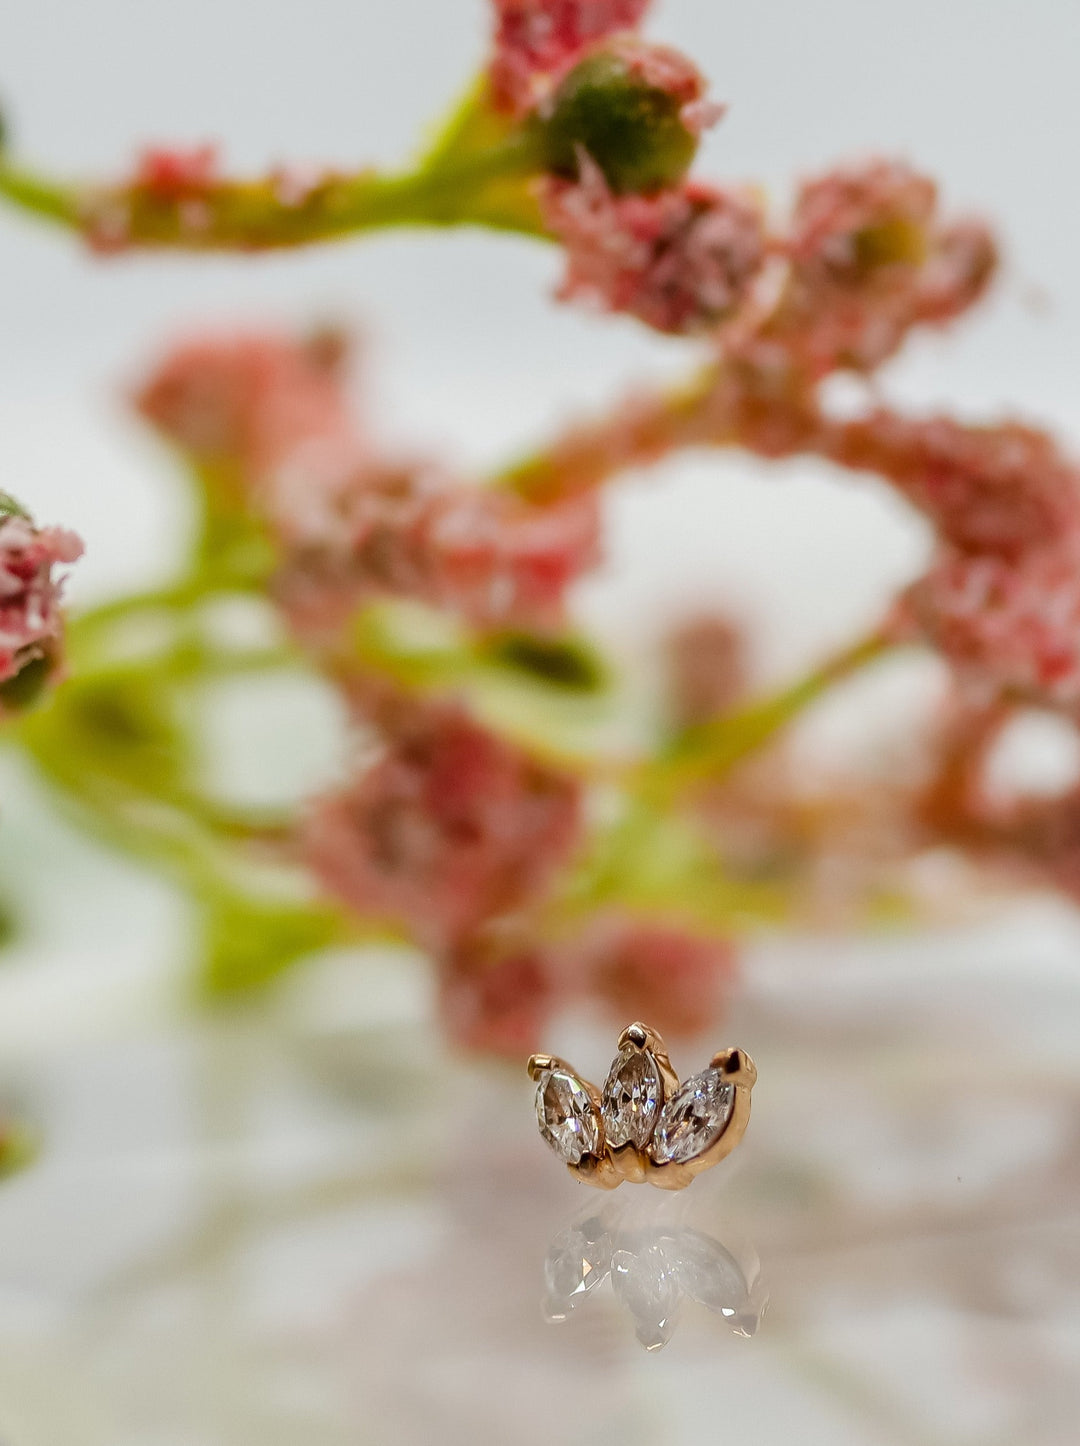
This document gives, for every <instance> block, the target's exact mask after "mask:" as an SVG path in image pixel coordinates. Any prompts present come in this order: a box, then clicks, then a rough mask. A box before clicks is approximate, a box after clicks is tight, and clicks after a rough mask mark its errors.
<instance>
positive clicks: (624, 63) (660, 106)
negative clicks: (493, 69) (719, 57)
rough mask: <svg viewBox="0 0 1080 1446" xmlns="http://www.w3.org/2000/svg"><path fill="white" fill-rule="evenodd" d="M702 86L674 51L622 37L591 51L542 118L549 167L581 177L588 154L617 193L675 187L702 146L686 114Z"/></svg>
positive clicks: (548, 104) (543, 151)
mask: <svg viewBox="0 0 1080 1446" xmlns="http://www.w3.org/2000/svg"><path fill="white" fill-rule="evenodd" d="M702 89H703V83H702V80H701V76H700V75H699V74H698V72H697V71H696V70H695V69H694V67H693V66H692V65H691V64H690V62H689V61H687V60H684V59H683V57H682V56H680V55H678V54H677V53H676V52H674V51H667V50H663V49H660V48H659V47H647V46H643V45H638V44H635V43H631V42H625V43H623V44H621V45H619V46H617V47H613V48H611V49H606V50H603V51H598V52H597V53H595V54H593V55H590V56H587V57H586V59H584V60H583V61H581V62H580V64H578V65H576V66H575V67H574V69H573V70H571V71H570V73H569V74H568V75H567V76H566V77H565V78H564V79H563V81H562V83H561V84H560V85H559V86H558V87H557V88H556V90H555V92H554V94H553V95H552V96H551V98H550V100H549V101H548V103H547V105H546V106H544V107H543V109H542V111H541V112H540V113H539V115H538V119H537V124H538V125H539V127H540V137H541V151H542V155H543V161H544V165H545V167H546V169H547V170H549V171H551V172H553V173H554V174H555V175H557V176H565V177H568V178H570V179H576V178H577V176H578V170H579V163H580V156H581V152H585V153H586V154H587V155H588V156H589V158H590V159H591V160H592V161H594V162H595V164H596V165H597V166H599V168H600V170H601V171H602V172H603V174H604V178H605V180H606V181H607V183H608V185H609V186H610V187H611V189H612V190H613V191H615V192H620V193H621V192H643V191H645V192H647V191H658V190H662V189H663V188H664V187H667V186H673V185H675V184H677V182H679V181H680V180H681V179H682V177H683V176H684V175H685V174H686V171H687V170H688V168H689V166H690V162H691V161H692V160H693V158H694V152H695V151H696V150H697V142H698V137H697V129H696V128H695V126H694V125H692V124H688V123H687V120H686V117H685V115H684V111H685V109H686V107H687V106H688V105H692V104H694V103H695V102H697V101H699V100H700V98H701V93H702Z"/></svg>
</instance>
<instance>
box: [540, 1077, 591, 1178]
mask: <svg viewBox="0 0 1080 1446" xmlns="http://www.w3.org/2000/svg"><path fill="white" fill-rule="evenodd" d="M536 1120H537V1123H538V1124H539V1126H540V1133H541V1134H542V1135H543V1137H544V1139H545V1140H546V1141H547V1142H548V1144H549V1145H550V1146H551V1148H552V1149H553V1150H554V1151H555V1153H556V1155H559V1156H560V1157H561V1158H562V1159H564V1160H566V1161H567V1162H568V1163H569V1164H571V1165H576V1164H578V1163H579V1161H580V1160H581V1158H582V1156H583V1155H599V1153H600V1148H601V1132H600V1116H599V1115H598V1114H597V1111H596V1106H595V1105H594V1104H593V1102H592V1096H591V1095H590V1094H589V1092H588V1090H587V1089H586V1088H585V1086H584V1085H583V1084H582V1082H581V1080H579V1079H578V1077H577V1076H576V1075H574V1074H571V1073H570V1071H569V1070H567V1069H549V1070H545V1071H544V1073H543V1074H542V1075H541V1076H540V1082H539V1084H538V1085H537V1088H536Z"/></svg>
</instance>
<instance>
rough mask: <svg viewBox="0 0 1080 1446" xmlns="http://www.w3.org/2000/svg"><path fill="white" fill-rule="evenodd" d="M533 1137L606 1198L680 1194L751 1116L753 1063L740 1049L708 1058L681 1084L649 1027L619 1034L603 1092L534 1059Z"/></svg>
mask: <svg viewBox="0 0 1080 1446" xmlns="http://www.w3.org/2000/svg"><path fill="white" fill-rule="evenodd" d="M528 1068H529V1076H530V1078H532V1079H534V1080H535V1081H536V1086H537V1088H536V1119H537V1123H538V1125H539V1127H540V1134H541V1135H542V1137H543V1138H544V1139H545V1140H546V1141H547V1143H548V1144H549V1145H550V1146H551V1148H552V1149H553V1150H554V1151H555V1153H556V1155H558V1156H559V1158H560V1159H562V1160H565V1161H566V1164H567V1168H568V1169H569V1171H570V1173H571V1174H572V1175H576V1176H577V1178H578V1179H579V1180H584V1181H585V1183H586V1184H588V1185H595V1186H596V1187H597V1188H598V1189H601V1190H614V1189H615V1188H616V1186H618V1185H621V1184H622V1182H623V1181H624V1180H629V1181H631V1182H632V1183H633V1184H635V1185H640V1184H642V1183H644V1182H647V1183H648V1184H650V1185H656V1186H657V1187H658V1188H659V1189H661V1190H681V1189H683V1188H684V1186H686V1185H689V1183H690V1181H691V1180H693V1179H694V1177H695V1176H696V1175H700V1174H701V1173H702V1171H703V1170H708V1169H711V1168H712V1166H713V1165H715V1164H717V1163H718V1162H719V1161H720V1160H722V1159H724V1157H725V1156H726V1155H729V1154H730V1153H731V1151H732V1150H733V1149H734V1148H735V1146H736V1145H737V1144H738V1143H739V1141H740V1140H741V1139H742V1137H743V1134H744V1133H745V1130H746V1124H747V1121H748V1120H749V1118H750V1091H751V1090H752V1089H753V1087H754V1083H755V1081H756V1080H757V1068H756V1066H755V1064H754V1061H753V1060H752V1059H751V1058H750V1056H749V1055H748V1054H747V1053H746V1051H745V1050H742V1049H737V1048H736V1049H724V1050H721V1051H720V1052H719V1053H718V1054H715V1055H713V1057H712V1059H711V1060H710V1062H709V1067H708V1068H707V1069H704V1070H702V1071H701V1073H700V1074H695V1075H691V1077H690V1078H689V1079H687V1080H684V1081H683V1083H682V1084H680V1083H679V1077H678V1075H677V1074H676V1073H675V1071H674V1069H673V1068H672V1066H671V1060H670V1059H669V1058H668V1053H667V1048H666V1046H665V1044H664V1041H663V1039H662V1038H661V1037H660V1035H659V1034H658V1033H657V1032H656V1030H655V1029H650V1028H649V1026H648V1025H647V1024H641V1023H636V1024H629V1025H627V1027H626V1028H625V1029H624V1030H623V1032H622V1034H620V1035H619V1053H618V1054H617V1055H616V1056H615V1059H614V1060H613V1061H612V1065H611V1070H610V1072H609V1073H608V1077H607V1080H606V1081H605V1083H604V1088H603V1090H598V1089H597V1088H596V1086H595V1085H592V1084H590V1083H589V1081H588V1080H587V1079H585V1078H583V1077H582V1076H581V1075H579V1074H578V1073H577V1072H576V1071H575V1070H574V1069H572V1068H571V1066H570V1065H568V1064H567V1063H566V1062H565V1060H561V1059H557V1058H555V1056H553V1055H550V1054H534V1055H533V1056H532V1057H531V1058H530V1060H529V1066H528Z"/></svg>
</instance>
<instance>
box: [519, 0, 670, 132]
mask: <svg viewBox="0 0 1080 1446" xmlns="http://www.w3.org/2000/svg"><path fill="white" fill-rule="evenodd" d="M650 3H651V0H494V9H495V43H494V54H493V56H492V62H491V81H492V89H493V91H494V94H495V97H496V100H497V102H498V103H499V104H500V105H502V106H504V107H506V108H507V109H510V110H514V111H517V112H519V113H520V112H524V111H527V110H529V109H531V108H532V107H533V106H534V105H535V104H536V102H537V101H538V100H539V99H540V97H541V96H542V95H544V94H545V93H546V92H547V91H548V90H549V89H550V87H551V85H552V83H553V82H554V81H555V80H556V79H557V78H558V77H559V76H561V75H563V74H564V73H565V72H566V71H567V70H568V69H569V68H570V67H571V66H572V65H574V64H575V63H576V62H577V61H578V60H580V59H581V57H582V56H583V55H584V54H585V52H586V51H587V50H589V49H590V48H591V47H592V46H593V45H595V44H596V43H597V41H601V40H605V39H606V38H607V37H608V36H610V35H614V34H617V33H619V32H620V31H625V30H633V29H634V28H635V26H637V25H638V24H639V23H640V21H641V20H642V18H643V17H644V15H645V12H646V10H648V8H649V5H650Z"/></svg>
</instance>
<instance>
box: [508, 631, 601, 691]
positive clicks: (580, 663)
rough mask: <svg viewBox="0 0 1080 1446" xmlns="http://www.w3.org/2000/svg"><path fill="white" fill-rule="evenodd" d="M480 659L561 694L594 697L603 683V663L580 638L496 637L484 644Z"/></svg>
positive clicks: (529, 635) (519, 635) (513, 634)
mask: <svg viewBox="0 0 1080 1446" xmlns="http://www.w3.org/2000/svg"><path fill="white" fill-rule="evenodd" d="M481 656H482V657H483V658H484V660H485V661H486V662H488V663H490V664H491V665H492V666H494V667H496V668H503V669H506V670H508V671H510V672H513V673H517V674H519V675H521V676H523V677H525V678H527V679H529V680H530V681H532V682H536V683H542V684H544V685H545V686H547V687H550V688H558V689H560V690H562V691H565V692H570V693H597V692H599V691H600V690H601V689H602V688H603V687H604V684H605V682H606V677H605V674H604V667H603V663H602V662H601V660H600V659H599V657H598V656H597V655H596V653H595V652H594V651H593V650H592V648H590V647H589V645H588V644H587V643H586V642H584V641H583V640H582V639H580V638H567V637H564V638H540V637H533V636H532V635H531V634H528V633H500V634H497V635H496V636H495V637H493V638H490V639H489V640H488V641H487V643H486V645H485V646H484V648H483V649H482V653H481Z"/></svg>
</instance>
